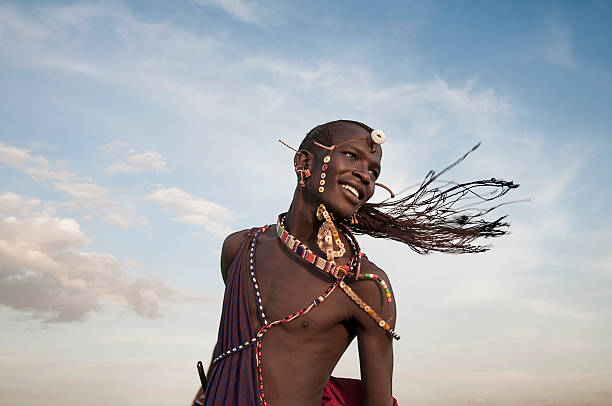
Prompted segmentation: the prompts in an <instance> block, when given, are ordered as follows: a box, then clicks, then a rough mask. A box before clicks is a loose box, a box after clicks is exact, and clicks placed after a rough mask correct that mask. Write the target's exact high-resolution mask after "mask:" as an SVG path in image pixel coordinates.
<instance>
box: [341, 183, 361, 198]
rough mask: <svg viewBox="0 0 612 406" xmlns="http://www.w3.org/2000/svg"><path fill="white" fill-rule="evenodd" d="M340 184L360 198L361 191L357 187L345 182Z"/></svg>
mask: <svg viewBox="0 0 612 406" xmlns="http://www.w3.org/2000/svg"><path fill="white" fill-rule="evenodd" d="M340 186H342V187H343V188H345V189H346V190H348V191H349V192H351V193H352V194H354V195H355V197H357V198H359V192H357V189H355V188H354V187H352V186H350V185H345V184H344V183H342V184H340Z"/></svg>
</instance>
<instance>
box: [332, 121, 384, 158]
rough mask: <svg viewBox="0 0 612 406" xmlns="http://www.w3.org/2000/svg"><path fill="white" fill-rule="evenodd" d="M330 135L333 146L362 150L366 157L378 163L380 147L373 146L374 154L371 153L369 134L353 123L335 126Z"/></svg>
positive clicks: (380, 152)
mask: <svg viewBox="0 0 612 406" xmlns="http://www.w3.org/2000/svg"><path fill="white" fill-rule="evenodd" d="M331 133H332V139H333V142H334V145H338V146H339V148H342V147H349V146H350V147H353V148H357V149H360V150H363V152H364V153H365V154H366V156H368V157H371V158H372V159H374V160H377V161H378V162H380V159H381V158H382V148H381V145H378V144H374V145H375V146H376V148H375V149H376V150H375V152H372V144H373V143H372V139H371V138H370V133H371V132H370V131H368V130H367V129H365V128H363V127H362V126H360V125H357V124H353V123H346V124H343V125H341V126H337V127H336V128H334V129H333V131H332V132H331ZM347 141H348V142H347ZM343 143H345V144H343ZM340 144H342V145H340Z"/></svg>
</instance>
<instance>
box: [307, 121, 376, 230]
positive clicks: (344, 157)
mask: <svg viewBox="0 0 612 406" xmlns="http://www.w3.org/2000/svg"><path fill="white" fill-rule="evenodd" d="M333 140H334V145H337V147H336V148H335V149H334V151H333V152H332V153H331V161H330V162H329V166H328V169H327V171H326V172H325V174H326V176H325V191H324V192H323V194H322V195H321V194H319V196H321V200H322V201H323V203H324V204H325V206H326V207H327V209H328V210H329V211H331V212H332V213H334V215H335V216H337V217H340V218H346V217H350V216H351V215H352V214H353V213H354V212H355V210H357V209H358V208H359V207H361V206H362V205H363V204H364V203H365V202H367V201H368V200H369V199H370V198H371V197H372V195H373V194H374V182H375V181H376V179H377V178H378V175H379V173H380V160H381V158H382V150H381V147H380V145H377V144H374V145H375V150H374V152H372V141H371V139H370V132H369V131H367V130H366V129H365V128H363V127H361V126H359V125H356V124H351V123H348V124H346V125H344V126H342V127H340V128H336V129H335V131H334V137H333ZM345 141H351V142H346V143H345ZM328 152H329V151H326V150H322V151H321V153H319V154H317V155H316V158H315V168H314V169H315V170H314V171H313V178H314V179H313V181H316V182H319V180H320V175H321V172H322V166H323V157H325V156H326V155H328ZM318 187H319V186H318V185H317V187H316V188H314V190H318ZM315 193H318V191H317V192H315Z"/></svg>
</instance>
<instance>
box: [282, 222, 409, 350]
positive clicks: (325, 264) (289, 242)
mask: <svg viewBox="0 0 612 406" xmlns="http://www.w3.org/2000/svg"><path fill="white" fill-rule="evenodd" d="M285 216H286V213H284V214H281V215H280V216H278V220H277V223H276V229H277V235H278V238H279V239H280V241H281V242H282V243H283V245H284V246H286V247H287V248H288V249H289V251H290V252H292V253H294V254H295V255H297V256H298V257H300V258H302V259H303V260H304V261H306V262H309V263H311V264H313V265H314V266H315V268H317V269H319V270H320V271H323V272H324V273H327V274H329V275H331V276H333V277H334V278H336V281H337V282H338V281H339V282H340V283H339V286H340V288H341V289H342V290H343V291H344V293H346V295H347V296H348V297H350V298H351V300H353V301H354V302H355V303H356V304H357V305H358V306H359V307H360V308H361V309H363V311H365V312H366V313H367V314H368V315H370V317H372V319H374V321H375V322H376V324H378V325H379V326H380V327H381V328H383V329H384V330H385V331H386V332H387V334H388V335H390V336H391V337H393V338H394V339H396V340H399V339H400V336H399V335H398V334H397V333H396V332H395V331H394V330H393V329H392V328H391V325H390V324H389V323H388V322H387V321H386V320H384V319H383V318H382V317H380V316H379V315H378V314H377V313H376V311H374V309H372V307H371V306H369V305H368V304H367V303H366V302H365V301H364V300H362V299H361V298H360V297H359V296H358V295H357V293H355V291H353V290H352V289H351V287H350V286H349V285H348V284H347V283H346V282H344V278H345V277H350V278H353V279H354V280H356V281H357V280H360V279H361V280H363V279H371V280H373V281H375V282H377V283H378V285H379V286H380V287H381V288H382V290H383V292H384V295H385V297H386V298H387V302H388V303H391V301H392V299H391V291H390V290H389V287H388V286H387V283H386V282H385V281H384V280H383V279H381V278H380V277H379V276H378V275H376V274H374V273H364V274H360V272H359V270H360V268H361V258H362V257H363V253H362V252H361V249H360V248H359V244H358V243H357V240H356V239H355V236H354V235H353V234H352V233H351V232H350V230H349V229H348V228H346V227H344V228H343V231H344V232H345V233H346V234H347V235H348V237H349V241H350V242H351V245H352V246H353V249H354V252H355V255H354V256H353V257H351V260H350V261H349V265H342V266H338V265H336V264H335V263H333V262H332V261H328V260H325V259H323V258H321V257H320V256H318V255H317V254H315V253H314V252H312V251H311V250H310V249H309V248H308V246H307V245H306V244H304V243H302V242H301V241H300V240H298V239H297V238H295V237H294V236H292V235H291V234H289V232H288V231H287V229H286V227H285V222H284V220H285ZM355 258H357V271H356V272H351V271H350V268H351V266H352V265H354V262H355Z"/></svg>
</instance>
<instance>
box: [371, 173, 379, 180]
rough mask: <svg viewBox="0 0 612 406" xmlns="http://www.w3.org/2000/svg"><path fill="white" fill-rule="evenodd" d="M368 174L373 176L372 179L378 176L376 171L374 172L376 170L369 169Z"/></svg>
mask: <svg viewBox="0 0 612 406" xmlns="http://www.w3.org/2000/svg"><path fill="white" fill-rule="evenodd" d="M370 174H371V175H372V176H374V179H377V178H378V172H376V171H370Z"/></svg>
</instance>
